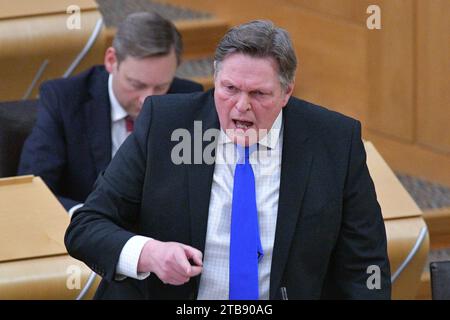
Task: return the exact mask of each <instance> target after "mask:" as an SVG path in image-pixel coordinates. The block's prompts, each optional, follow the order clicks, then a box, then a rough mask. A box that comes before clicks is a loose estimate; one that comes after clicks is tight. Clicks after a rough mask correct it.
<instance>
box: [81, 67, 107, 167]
mask: <svg viewBox="0 0 450 320" xmlns="http://www.w3.org/2000/svg"><path fill="white" fill-rule="evenodd" d="M90 94H91V100H89V101H88V102H87V103H86V108H85V124H86V128H85V129H86V134H87V136H88V141H89V147H90V152H91V154H92V157H93V159H94V164H95V169H96V172H97V174H99V173H100V172H101V171H102V170H104V169H105V168H106V167H107V166H108V164H109V162H110V161H111V148H112V146H111V144H112V142H111V106H110V102H109V95H108V73H107V72H106V71H105V70H103V69H101V70H97V71H96V73H95V75H93V79H92V84H91V88H90Z"/></svg>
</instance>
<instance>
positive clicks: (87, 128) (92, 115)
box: [18, 66, 203, 210]
mask: <svg viewBox="0 0 450 320" xmlns="http://www.w3.org/2000/svg"><path fill="white" fill-rule="evenodd" d="M108 75H109V74H108V72H107V71H106V70H105V68H104V67H103V66H96V67H93V68H91V69H89V70H87V71H85V72H83V73H81V74H79V75H77V76H74V77H71V78H68V79H56V80H51V81H48V82H46V83H44V84H43V85H42V86H41V90H40V97H39V104H38V117H37V122H36V125H35V127H34V128H33V131H32V133H31V134H30V136H29V137H28V139H27V140H26V142H25V145H24V147H23V150H22V156H21V160H20V165H19V170H18V174H34V175H36V176H41V177H42V178H43V180H44V181H45V182H46V184H47V185H48V186H49V188H50V189H51V190H52V191H53V193H54V194H55V195H56V196H57V197H58V199H59V200H60V202H61V203H62V204H63V206H64V207H65V208H66V209H67V210H68V209H70V208H71V207H72V206H74V205H75V204H77V203H80V202H84V201H85V199H86V197H87V196H88V195H89V193H90V192H91V191H92V188H93V185H94V182H95V180H96V179H97V176H98V175H99V173H100V172H101V171H102V170H104V169H105V168H106V167H107V165H108V164H109V162H110V161H111V148H112V142H111V105H110V102H109V95H108ZM202 90H203V87H202V86H201V85H200V84H198V83H195V82H192V81H188V80H182V79H178V78H175V79H174V81H173V83H172V85H171V87H170V89H169V92H168V93H189V92H194V91H202Z"/></svg>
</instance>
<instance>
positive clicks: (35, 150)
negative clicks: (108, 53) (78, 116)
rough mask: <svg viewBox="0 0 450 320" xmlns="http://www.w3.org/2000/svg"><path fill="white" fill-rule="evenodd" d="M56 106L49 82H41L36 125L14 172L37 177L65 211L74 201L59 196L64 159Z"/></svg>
mask: <svg viewBox="0 0 450 320" xmlns="http://www.w3.org/2000/svg"><path fill="white" fill-rule="evenodd" d="M60 107H61V105H60V102H59V101H58V98H57V95H56V93H55V92H54V91H53V88H52V87H51V85H50V84H48V83H47V84H44V85H42V87H41V90H40V97H39V101H38V115H37V120H36V125H35V126H34V128H33V130H32V132H31V134H30V136H29V137H28V138H27V140H26V141H25V144H24V146H23V149H22V154H21V159H20V164H19V169H18V174H19V175H22V174H34V175H36V176H40V177H41V178H42V179H43V180H44V181H45V183H46V184H47V186H48V187H49V188H50V190H51V191H52V192H53V193H54V194H55V195H56V196H57V197H58V199H59V201H60V202H61V203H62V204H63V206H64V207H65V208H66V209H67V210H69V209H70V208H71V207H73V206H74V205H76V204H78V201H75V200H73V199H69V198H65V197H62V196H60V193H61V184H60V182H61V176H62V174H63V170H64V167H65V164H66V158H67V156H66V145H65V138H64V130H63V126H62V119H61V115H60V113H59V108H60Z"/></svg>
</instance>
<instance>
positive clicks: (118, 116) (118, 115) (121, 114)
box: [108, 74, 128, 122]
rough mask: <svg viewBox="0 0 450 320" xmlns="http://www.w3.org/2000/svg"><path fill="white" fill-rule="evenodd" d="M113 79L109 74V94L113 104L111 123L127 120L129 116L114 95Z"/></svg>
mask: <svg viewBox="0 0 450 320" xmlns="http://www.w3.org/2000/svg"><path fill="white" fill-rule="evenodd" d="M112 79H113V75H112V74H109V78H108V94H109V101H110V102H111V121H112V122H116V121H119V120H122V119H125V118H126V117H127V116H128V113H127V112H126V111H125V109H124V108H123V107H122V106H121V105H120V103H119V101H118V100H117V98H116V95H115V94H114V91H113V88H112Z"/></svg>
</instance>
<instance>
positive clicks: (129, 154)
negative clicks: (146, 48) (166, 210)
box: [65, 99, 151, 281]
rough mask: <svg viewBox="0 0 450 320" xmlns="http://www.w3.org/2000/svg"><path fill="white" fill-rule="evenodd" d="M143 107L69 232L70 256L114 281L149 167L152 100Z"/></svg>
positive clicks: (75, 215)
mask: <svg viewBox="0 0 450 320" xmlns="http://www.w3.org/2000/svg"><path fill="white" fill-rule="evenodd" d="M146 102H148V103H145V104H144V108H143V109H142V111H141V113H140V115H139V117H138V119H137V121H136V124H135V127H134V131H133V133H132V134H131V135H130V136H129V137H128V138H127V139H126V140H125V142H124V143H123V144H122V146H121V147H120V148H119V150H118V152H117V153H116V155H115V156H114V158H113V159H112V161H111V163H110V165H109V166H108V168H107V169H106V170H105V171H104V172H103V173H102V174H100V176H99V178H98V179H97V181H96V184H95V187H94V191H93V192H92V193H91V194H90V195H89V197H88V198H87V200H86V202H85V204H84V206H83V207H82V208H80V209H78V210H77V211H75V213H74V215H73V217H72V220H71V223H70V225H69V227H68V229H67V231H66V235H65V244H66V247H67V250H68V252H69V254H70V255H71V256H73V257H75V258H77V259H79V260H82V261H84V262H85V263H86V264H87V265H88V266H89V267H90V268H91V269H92V270H94V271H95V272H97V273H98V274H99V275H101V276H102V277H103V278H104V279H106V280H109V281H113V280H114V277H115V271H116V265H117V262H118V260H119V257H120V253H121V251H122V248H123V246H124V245H125V243H126V242H127V241H128V240H129V239H130V238H131V237H132V236H134V235H136V233H137V232H133V231H135V230H137V225H136V224H137V218H138V214H139V209H140V204H141V194H142V186H143V181H144V176H145V168H146V158H147V157H146V154H147V138H148V134H149V129H150V123H151V107H150V106H149V105H148V104H150V103H151V99H147V101H146Z"/></svg>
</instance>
